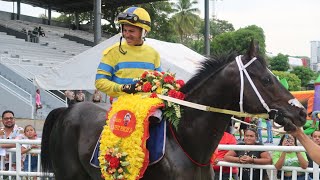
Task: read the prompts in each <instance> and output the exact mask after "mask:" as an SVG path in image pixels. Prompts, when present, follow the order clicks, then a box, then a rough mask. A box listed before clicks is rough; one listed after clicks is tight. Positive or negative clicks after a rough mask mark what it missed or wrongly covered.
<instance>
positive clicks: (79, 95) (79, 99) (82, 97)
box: [76, 90, 85, 102]
mask: <svg viewBox="0 0 320 180" xmlns="http://www.w3.org/2000/svg"><path fill="white" fill-rule="evenodd" d="M83 101H85V95H84V93H83V92H82V90H79V91H78V92H77V94H76V102H83Z"/></svg>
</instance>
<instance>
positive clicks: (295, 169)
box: [217, 145, 319, 180]
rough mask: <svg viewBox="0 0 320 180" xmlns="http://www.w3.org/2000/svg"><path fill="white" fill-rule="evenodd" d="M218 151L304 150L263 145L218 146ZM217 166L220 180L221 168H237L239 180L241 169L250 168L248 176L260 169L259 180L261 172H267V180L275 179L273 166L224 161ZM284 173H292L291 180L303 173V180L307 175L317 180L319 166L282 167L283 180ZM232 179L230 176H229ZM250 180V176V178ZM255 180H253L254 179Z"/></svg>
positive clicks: (297, 147) (302, 149) (298, 147)
mask: <svg viewBox="0 0 320 180" xmlns="http://www.w3.org/2000/svg"><path fill="white" fill-rule="evenodd" d="M218 149H219V150H239V151H286V152H305V151H306V150H305V149H304V147H302V146H263V145H219V146H218ZM217 165H218V166H220V178H219V179H220V180H221V179H222V167H223V166H227V167H230V169H231V167H239V170H240V171H239V172H240V180H242V170H243V168H250V174H252V172H253V169H260V180H262V170H263V169H265V170H269V172H270V173H269V178H270V179H271V180H273V179H277V178H276V176H277V175H276V174H275V173H274V171H275V170H276V168H275V166H274V165H256V164H255V165H253V164H238V163H229V162H225V161H219V162H218V164H217ZM284 171H292V180H297V173H298V172H304V173H306V174H305V179H306V180H307V179H308V174H309V173H313V179H315V180H319V165H318V164H316V163H315V162H313V168H310V167H309V168H307V169H302V168H300V167H292V166H283V167H282V169H281V179H284ZM229 177H231V178H232V174H231V173H230V174H229ZM250 180H253V179H252V176H251V177H250ZM254 180H255V179H254Z"/></svg>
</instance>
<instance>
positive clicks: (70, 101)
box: [64, 90, 75, 106]
mask: <svg viewBox="0 0 320 180" xmlns="http://www.w3.org/2000/svg"><path fill="white" fill-rule="evenodd" d="M64 95H65V96H66V98H67V104H68V106H71V105H72V104H74V103H75V100H74V98H75V95H74V91H72V90H66V91H65V92H64Z"/></svg>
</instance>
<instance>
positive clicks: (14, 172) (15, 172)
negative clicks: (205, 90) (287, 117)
mask: <svg viewBox="0 0 320 180" xmlns="http://www.w3.org/2000/svg"><path fill="white" fill-rule="evenodd" d="M0 144H16V148H11V149H8V150H7V152H8V153H9V162H8V163H9V170H8V171H5V170H4V163H5V161H4V156H1V164H0V178H1V179H4V176H9V177H8V178H9V179H13V177H12V176H14V178H15V179H17V180H20V179H22V177H32V176H37V177H45V174H44V173H42V172H41V169H40V166H41V165H40V153H41V151H40V149H33V150H31V151H29V152H28V153H27V157H26V158H30V154H37V155H38V167H37V172H27V171H22V168H21V167H22V164H21V163H22V161H21V159H22V156H21V145H22V144H35V145H40V144H41V140H10V139H0ZM218 149H220V150H240V151H243V150H246V151H287V152H305V149H304V148H303V147H302V146H263V145H219V146H218ZM2 153H3V151H2ZM15 153H16V155H14V154H15ZM0 154H1V148H0ZM14 156H15V158H14ZM14 160H15V162H16V169H13V168H12V167H11V166H12V164H13V162H14ZM29 162H30V159H29ZM217 165H219V166H220V180H221V179H222V166H227V167H239V169H240V180H242V178H241V174H242V169H243V168H250V171H251V172H252V171H253V169H265V170H268V171H269V172H270V173H269V178H270V179H271V180H273V179H276V175H275V174H274V170H276V168H275V167H274V165H253V164H238V163H228V162H225V161H219V162H218V164H217ZM28 169H30V164H29V168H28ZM230 169H231V168H230ZM281 170H282V173H281V174H282V177H281V179H284V176H283V172H284V171H292V180H296V179H297V172H305V173H306V175H305V179H307V177H308V174H309V173H313V179H315V180H318V179H319V165H318V164H316V163H315V162H313V168H307V169H302V168H300V167H290V166H284V167H282V169H281ZM251 174H252V173H251ZM46 175H47V176H46V177H53V174H52V173H50V174H46ZM230 177H232V174H231V173H230ZM38 179H39V178H38ZM230 179H231V178H230ZM260 179H262V171H260ZM250 180H253V179H252V176H251V177H250Z"/></svg>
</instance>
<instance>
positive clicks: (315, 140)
mask: <svg viewBox="0 0 320 180" xmlns="http://www.w3.org/2000/svg"><path fill="white" fill-rule="evenodd" d="M258 124H259V121H258ZM253 127H255V126H251V127H248V128H247V129H245V130H244V139H243V141H238V143H237V140H236V138H235V136H234V135H232V134H229V133H228V132H225V133H224V135H223V137H222V139H221V140H220V143H219V144H230V145H231V144H237V145H263V144H262V143H261V140H260V139H259V135H258V131H259V127H255V128H253ZM297 139H298V140H299V141H300V142H301V144H302V145H309V147H306V150H307V153H305V152H288V151H274V152H272V153H270V152H268V151H255V150H248V151H243V150H239V151H238V150H230V151H226V150H216V151H215V152H214V154H213V156H212V158H211V164H212V166H213V170H214V172H215V180H218V179H219V177H220V176H222V180H227V179H229V176H230V171H231V174H232V179H234V180H237V179H239V176H240V173H239V172H238V168H236V167H233V168H232V169H230V168H229V167H222V175H221V174H220V166H218V165H217V163H218V162H219V161H221V160H223V161H226V162H232V163H241V164H259V165H271V164H273V165H274V166H275V168H276V169H277V170H278V171H277V178H278V179H280V178H281V176H283V179H285V180H291V179H292V171H284V173H283V174H282V172H281V171H280V170H281V168H282V167H283V166H292V167H301V168H302V169H306V168H307V167H313V161H315V162H316V163H319V158H320V157H319V151H317V152H318V153H317V154H315V153H316V150H319V149H320V130H316V131H315V132H313V133H312V134H311V138H309V137H307V135H305V134H304V133H303V131H302V130H301V129H299V128H298V129H297V130H296V131H295V132H293V133H291V134H283V135H282V136H281V138H280V142H279V144H278V146H298V143H297ZM311 147H312V148H311ZM315 149H316V150H315ZM252 171H253V172H252V176H253V179H260V169H252ZM250 173H251V172H250V168H243V169H242V179H243V180H246V179H250ZM262 177H263V179H269V177H268V175H267V173H266V171H265V170H263V172H262ZM312 178H313V174H312V173H310V174H309V176H308V178H307V179H308V180H311V179H312ZM297 179H298V180H302V179H305V173H303V172H298V173H297Z"/></svg>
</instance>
